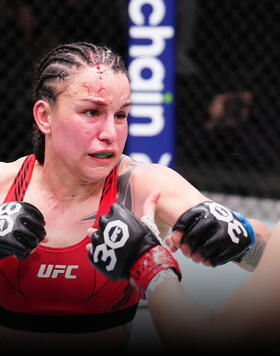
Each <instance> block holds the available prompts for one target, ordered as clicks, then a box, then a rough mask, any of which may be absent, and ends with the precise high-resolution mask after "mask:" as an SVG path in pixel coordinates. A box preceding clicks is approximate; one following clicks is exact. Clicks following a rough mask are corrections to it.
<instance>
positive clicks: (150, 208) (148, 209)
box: [143, 191, 161, 219]
mask: <svg viewBox="0 0 280 356" xmlns="http://www.w3.org/2000/svg"><path fill="white" fill-rule="evenodd" d="M160 195H161V194H160V192H159V191H154V192H153V193H151V194H150V195H149V196H148V197H147V199H146V200H145V202H144V205H143V215H148V216H150V217H151V218H153V219H154V218H155V212H156V207H157V203H158V201H159V198H160Z"/></svg>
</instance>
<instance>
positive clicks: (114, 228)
mask: <svg viewBox="0 0 280 356" xmlns="http://www.w3.org/2000/svg"><path fill="white" fill-rule="evenodd" d="M98 225H99V229H98V230H97V231H95V232H94V233H93V235H92V237H91V242H92V248H91V249H90V250H89V253H88V254H89V260H90V262H91V263H92V264H93V266H94V267H95V268H97V269H98V270H99V271H100V272H102V273H103V274H104V275H105V276H106V277H107V278H109V279H111V280H114V281H120V280H129V282H130V283H131V285H132V286H133V287H134V288H135V289H136V291H137V293H138V295H139V296H140V297H141V298H145V291H146V288H147V286H148V285H149V283H150V282H151V281H152V279H153V278H154V277H155V276H156V275H157V274H158V273H159V272H161V271H163V270H168V269H171V270H173V271H174V272H175V273H176V275H177V276H178V278H179V279H181V272H180V269H179V266H178V263H177V261H176V260H175V259H174V258H173V256H172V255H171V253H170V252H169V251H168V250H167V249H166V248H165V247H164V246H162V245H161V243H160V242H159V240H158V239H157V237H156V236H155V235H154V234H153V232H152V231H151V230H150V229H149V228H148V227H147V226H146V225H145V224H144V223H142V222H141V221H139V220H138V219H137V218H136V217H135V216H134V215H133V214H132V213H131V212H130V211H129V210H128V209H126V208H125V207H124V206H122V205H120V204H118V203H115V204H113V205H112V207H111V209H110V212H109V214H107V215H102V216H101V217H100V219H99V223H98Z"/></svg>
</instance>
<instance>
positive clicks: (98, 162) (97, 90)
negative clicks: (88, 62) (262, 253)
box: [46, 65, 130, 180]
mask: <svg viewBox="0 0 280 356" xmlns="http://www.w3.org/2000/svg"><path fill="white" fill-rule="evenodd" d="M129 108H130V86H129V81H128V79H127V76H126V75H125V74H124V73H114V72H113V71H112V70H111V69H109V68H107V67H104V66H102V65H101V66H97V67H87V68H83V69H80V70H79V71H77V72H76V74H73V76H72V77H71V79H70V80H69V81H67V82H66V84H65V83H63V84H62V90H61V92H60V94H59V95H58V98H57V102H56V104H55V106H54V107H53V108H52V109H51V117H50V118H51V119H50V123H51V133H50V135H49V138H48V147H47V146H46V148H47V149H50V152H52V155H53V156H54V157H56V159H58V160H60V163H61V164H62V165H64V166H65V167H67V169H70V170H71V172H72V173H74V174H78V175H82V176H83V178H84V179H86V180H96V179H99V178H104V176H107V175H108V174H109V172H110V171H111V170H112V168H113V167H114V166H115V165H116V164H117V162H118V160H119V158H120V155H121V154H122V152H123V149H124V145H125V141H126V138H127V116H128V112H129Z"/></svg>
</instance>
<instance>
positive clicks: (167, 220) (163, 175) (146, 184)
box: [132, 164, 209, 226]
mask: <svg viewBox="0 0 280 356" xmlns="http://www.w3.org/2000/svg"><path fill="white" fill-rule="evenodd" d="M156 190H157V191H160V193H161V196H160V199H159V202H158V205H157V209H156V221H157V223H158V225H167V226H173V225H174V223H175V222H176V221H177V219H178V218H179V216H180V215H181V214H182V213H183V212H185V211H186V210H187V209H189V208H191V207H192V206H194V205H196V204H198V203H201V202H203V201H206V200H209V199H208V198H207V197H206V196H205V195H203V194H202V193H201V192H199V191H198V190H197V189H196V188H195V187H194V186H193V185H192V184H191V183H189V182H188V181H187V180H186V179H185V178H184V177H182V176H181V175H180V174H178V173H177V172H175V171H174V170H172V169H170V168H168V167H165V166H161V165H158V164H149V165H140V166H139V167H137V169H136V170H135V173H134V175H133V177H132V195H133V196H134V204H133V211H134V213H135V214H136V216H142V215H143V214H142V210H141V209H142V206H143V203H144V201H145V199H146V198H147V196H148V195H149V194H150V193H151V192H153V191H156Z"/></svg>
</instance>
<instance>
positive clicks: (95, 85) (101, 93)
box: [82, 64, 106, 102]
mask: <svg viewBox="0 0 280 356" xmlns="http://www.w3.org/2000/svg"><path fill="white" fill-rule="evenodd" d="M96 69H97V76H98V78H97V79H96V80H94V81H93V82H83V83H82V86H83V87H84V88H87V90H88V95H89V96H97V97H101V98H102V99H104V100H105V96H106V90H105V88H104V87H103V84H102V80H103V71H102V70H101V68H100V66H99V64H97V65H96ZM99 101H100V102H103V100H99Z"/></svg>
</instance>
